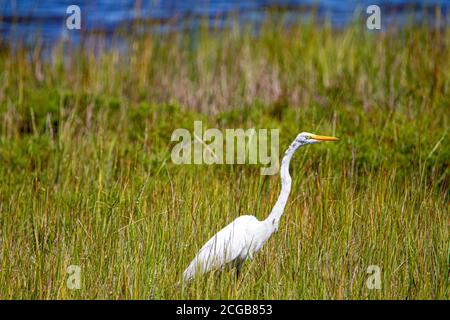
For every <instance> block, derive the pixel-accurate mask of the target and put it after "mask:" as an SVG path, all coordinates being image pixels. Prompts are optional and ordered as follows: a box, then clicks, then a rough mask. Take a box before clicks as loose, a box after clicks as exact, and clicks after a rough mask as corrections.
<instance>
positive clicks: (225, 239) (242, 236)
mask: <svg viewBox="0 0 450 320" xmlns="http://www.w3.org/2000/svg"><path fill="white" fill-rule="evenodd" d="M335 140H338V138H335V137H328V136H319V135H315V134H312V133H308V132H302V133H300V134H299V135H298V136H297V137H296V138H295V140H294V141H293V142H292V143H291V145H290V146H289V148H288V149H287V150H286V152H285V154H284V157H283V160H282V161H281V168H280V176H281V192H280V195H279V197H278V200H277V202H276V203H275V206H274V207H273V209H272V211H271V212H270V214H269V216H268V217H267V218H266V219H265V220H263V221H259V220H258V219H256V217H254V216H250V215H245V216H241V217H238V218H236V219H235V220H234V221H233V222H231V223H230V224H229V225H227V226H226V227H225V228H223V229H222V230H220V231H219V232H218V233H216V234H215V235H214V236H213V237H212V238H211V239H209V240H208V241H207V242H206V243H205V245H204V246H203V247H202V248H201V249H200V251H199V252H198V254H197V255H196V256H195V258H194V259H193V260H192V261H191V263H190V264H189V266H188V267H187V268H186V270H185V271H184V273H183V281H184V282H189V281H190V280H191V279H192V278H194V277H195V276H197V275H201V274H204V273H206V272H208V271H211V270H213V269H219V268H223V267H225V266H227V265H231V266H235V267H236V268H237V275H239V272H240V270H241V267H242V264H243V262H244V261H245V260H246V259H252V258H253V255H254V254H255V253H257V252H258V251H260V250H261V248H262V246H263V245H264V243H266V241H267V240H268V239H269V237H270V236H271V235H272V233H274V232H275V231H277V230H278V224H279V222H280V218H281V215H282V214H283V211H284V207H285V206H286V202H287V199H288V197H289V193H290V191H291V182H292V179H291V176H290V174H289V163H290V161H291V158H292V156H293V155H294V153H295V151H297V149H298V148H299V147H301V146H304V145H307V144H314V143H317V142H321V141H335Z"/></svg>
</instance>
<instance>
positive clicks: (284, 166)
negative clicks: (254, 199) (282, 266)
mask: <svg viewBox="0 0 450 320" xmlns="http://www.w3.org/2000/svg"><path fill="white" fill-rule="evenodd" d="M298 147H299V146H298V145H296V143H295V142H293V143H292V144H291V145H290V146H289V148H288V149H287V150H286V152H285V154H284V157H283V160H281V167H280V177H281V192H280V195H279V196H278V200H277V202H276V203H275V205H274V207H273V209H272V212H271V213H270V215H269V216H268V217H267V219H266V220H265V223H266V224H268V225H269V228H270V229H272V232H273V231H276V230H277V229H278V224H279V223H280V218H281V216H282V215H283V212H284V208H285V207H286V203H287V200H288V197H289V193H290V192H291V183H292V179H291V176H290V174H289V164H290V162H291V159H292V156H293V155H294V153H295V151H296V150H297V148H298Z"/></svg>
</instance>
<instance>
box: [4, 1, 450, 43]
mask: <svg viewBox="0 0 450 320" xmlns="http://www.w3.org/2000/svg"><path fill="white" fill-rule="evenodd" d="M71 4H76V5H79V7H80V8H81V12H82V30H81V31H74V30H72V31H69V30H67V29H66V27H65V19H66V18H67V14H66V8H67V7H68V6H69V5H71ZM371 4H376V5H379V6H380V8H381V21H382V25H383V29H386V28H388V27H389V26H390V25H396V26H398V25H400V26H401V25H403V24H405V23H406V21H409V22H410V21H411V20H410V19H411V17H413V19H414V21H416V22H417V23H420V22H421V21H422V20H423V19H424V17H425V16H429V15H430V14H434V13H435V7H436V6H438V7H440V11H441V22H442V24H443V25H445V24H447V25H448V24H449V19H450V17H449V13H450V10H449V9H450V0H428V1H417V0H416V1H413V0H409V1H408V0H394V1H383V0H379V1H376V0H369V1H367V0H363V1H352V0H350V1H344V0H323V1H312V0H278V1H277V0H229V1H225V0H184V1H182V0H150V1H144V0H141V1H136V0H116V1H108V0H97V1H88V0H82V1H75V0H35V1H32V0H0V18H1V22H0V39H1V40H2V41H7V42H8V41H9V42H15V41H22V42H33V40H34V39H37V38H39V39H41V40H42V41H44V43H52V42H54V41H55V40H58V39H60V38H61V37H65V38H69V39H71V40H74V41H75V42H76V41H78V39H79V38H80V35H81V34H86V33H92V32H95V31H101V32H103V33H106V34H111V35H112V34H113V33H114V32H115V31H116V30H117V29H118V28H122V29H123V28H127V27H129V26H130V25H132V23H133V21H135V19H136V18H141V19H143V21H145V22H147V24H146V25H147V26H148V27H146V28H145V29H144V32H167V31H177V30H180V29H186V28H188V29H195V28H196V27H197V26H198V25H199V24H200V21H204V20H205V18H206V20H207V21H209V23H210V24H211V25H214V26H217V25H218V26H219V27H223V28H225V27H226V22H227V20H226V19H225V17H226V16H227V15H229V14H238V16H239V20H240V21H241V22H242V23H244V24H247V23H250V24H254V25H258V24H260V23H262V22H263V21H264V20H265V19H267V15H266V9H267V8H271V7H274V6H276V7H277V8H281V9H283V11H285V12H287V14H286V15H285V18H286V20H287V21H288V22H289V21H291V22H298V21H300V22H301V21H306V20H307V19H308V18H309V17H310V16H311V12H312V10H315V12H316V15H317V16H318V18H319V19H323V20H324V21H325V20H328V21H330V22H331V24H332V26H334V27H336V28H341V27H343V26H345V25H346V24H348V23H350V22H351V21H353V20H354V19H355V18H357V17H362V18H365V17H366V16H367V15H366V13H365V8H367V6H369V5H371Z"/></svg>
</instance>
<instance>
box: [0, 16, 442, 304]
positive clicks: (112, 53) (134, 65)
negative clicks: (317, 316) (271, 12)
mask: <svg viewBox="0 0 450 320" xmlns="http://www.w3.org/2000/svg"><path fill="white" fill-rule="evenodd" d="M128 41H129V45H128V51H126V50H124V49H123V48H120V49H110V50H95V48H92V47H89V48H81V49H76V50H74V51H71V50H70V48H69V47H67V46H66V45H65V44H64V43H60V44H58V45H57V46H56V47H55V48H54V50H53V51H52V53H51V54H50V55H47V56H45V55H44V57H43V54H42V52H41V48H40V47H39V46H36V47H34V48H33V49H32V50H25V49H20V48H18V49H17V48H16V49H12V48H7V47H6V48H3V49H1V51H0V80H1V81H0V298H2V299H10V298H30V299H50V298H59V299H69V298H75V299H79V298H89V299H91V298H94V299H103V298H112V299H130V298H136V299H178V298H198V299H203V298H224V299H229V298H230V299H235V298H242V299H272V298H273V299H310V298H312V299H322V298H332V299H375V298H382V299H414V298H418V299H435V298H439V299H447V298H448V296H449V282H448V272H449V261H448V257H449V212H448V209H449V196H450V194H449V185H450V181H449V173H450V169H449V161H450V148H449V147H448V146H449V127H450V123H449V116H450V30H449V29H448V28H446V29H442V30H441V31H433V30H429V29H426V28H425V27H416V28H406V29H404V30H400V31H393V32H385V33H376V32H368V31H367V30H366V29H365V28H364V27H362V26H359V25H354V26H352V27H349V28H348V29H345V30H341V31H333V30H331V28H329V27H318V26H316V25H314V24H313V23H311V24H308V25H301V26H300V25H299V26H294V27H291V28H288V29H282V28H281V27H278V26H277V25H273V24H271V23H268V25H267V26H264V27H263V28H262V29H261V30H260V32H259V35H258V36H257V37H255V36H252V35H251V32H250V31H245V30H238V29H233V30H228V31H223V32H219V31H214V30H206V29H202V30H200V31H199V32H198V34H194V35H192V34H191V35H188V34H186V33H178V34H167V35H165V36H164V37H160V36H152V35H145V36H139V37H138V36H135V37H132V36H130V38H129V39H128ZM63 52H65V53H64V54H63ZM194 120H203V121H204V123H205V124H208V126H209V127H217V128H220V129H225V128H251V127H255V128H279V129H280V138H281V146H280V152H283V150H284V148H285V147H287V146H288V144H289V143H290V142H291V140H292V139H293V138H294V137H295V136H296V134H297V133H299V132H301V131H310V132H314V133H318V134H327V135H336V136H338V137H340V138H341V140H340V141H339V142H338V143H324V144H320V145H315V146H309V147H306V148H304V149H302V150H300V151H299V152H298V153H297V154H296V155H295V157H294V159H293V161H292V164H291V174H292V177H293V187H292V193H291V197H290V199H289V202H288V205H287V208H286V211H285V214H284V216H283V218H282V221H281V224H280V229H279V231H278V232H277V233H276V234H275V235H274V236H273V237H272V238H271V239H270V240H269V241H268V243H267V244H266V246H265V247H264V249H263V251H262V252H260V254H258V255H257V256H256V257H255V259H254V260H253V261H252V262H248V263H246V264H245V266H244V268H243V276H242V277H241V278H240V279H239V280H236V279H235V277H234V275H233V273H232V272H230V271H225V272H223V273H218V272H215V273H210V274H208V275H207V276H206V277H204V278H203V279H200V280H198V281H196V282H194V283H193V284H192V285H191V286H190V287H188V288H186V289H184V290H182V289H181V288H180V287H178V286H177V282H178V281H179V280H180V279H181V274H182V271H183V270H184V268H185V267H186V266H187V265H188V263H189V261H190V260H191V259H192V258H193V257H194V255H195V253H196V252H197V250H198V249H199V248H200V246H201V245H203V243H204V242H205V241H206V240H207V239H208V238H209V237H210V236H212V235H213V234H214V233H215V232H217V231H218V230H219V229H221V228H222V227H223V226H225V225H226V224H228V223H229V222H231V221H232V220H233V219H234V218H236V217H237V216H239V215H242V214H254V215H256V216H257V217H258V218H260V219H262V218H265V217H266V216H267V214H268V213H269V212H270V209H271V207H272V205H273V204H274V203H275V200H276V198H277V196H278V192H279V188H280V186H279V176H278V175H275V176H261V175H259V168H258V167H257V166H254V165H234V166H232V165H216V166H208V165H182V166H177V165H174V164H173V163H172V162H171V159H170V152H171V147H172V146H173V143H171V142H170V137H171V133H172V131H173V130H174V129H176V128H180V127H181V128H183V127H184V128H188V129H189V130H192V127H193V121H194ZM69 265H79V266H80V267H81V268H82V269H81V289H79V290H69V289H68V288H67V287H66V281H67V278H68V275H67V273H66V270H67V267H68V266H69ZM370 265H378V266H380V268H381V271H382V274H381V280H382V288H381V290H369V289H367V287H366V285H365V282H366V279H367V278H368V274H367V273H366V272H367V267H368V266H370Z"/></svg>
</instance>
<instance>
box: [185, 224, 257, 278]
mask: <svg viewBox="0 0 450 320" xmlns="http://www.w3.org/2000/svg"><path fill="white" fill-rule="evenodd" d="M254 220H256V218H254V217H252V216H241V217H239V218H237V219H236V220H234V221H233V222H232V223H230V224H229V225H227V226H226V227H224V228H223V229H222V230H220V231H219V232H218V233H216V234H215V235H214V236H213V237H212V238H211V239H209V240H208V241H207V242H206V243H205V245H204V246H203V247H202V248H201V249H200V251H199V252H198V254H197V256H196V257H195V258H194V260H192V262H191V263H190V265H189V267H188V268H187V269H186V270H185V273H184V274H185V278H186V277H187V278H191V277H193V276H194V274H196V272H197V271H200V272H201V273H204V272H208V271H210V270H211V269H215V268H220V267H222V266H224V265H226V264H227V263H229V262H232V261H234V260H235V259H237V258H239V257H242V256H244V255H245V254H246V250H248V247H249V236H250V233H249V224H250V223H252V222H253V221H254Z"/></svg>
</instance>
